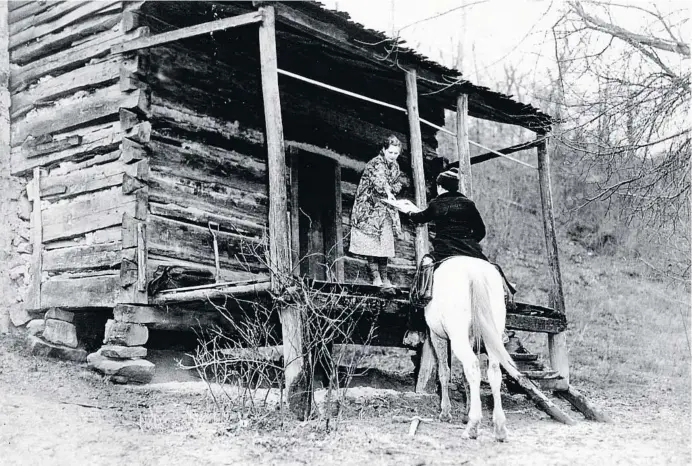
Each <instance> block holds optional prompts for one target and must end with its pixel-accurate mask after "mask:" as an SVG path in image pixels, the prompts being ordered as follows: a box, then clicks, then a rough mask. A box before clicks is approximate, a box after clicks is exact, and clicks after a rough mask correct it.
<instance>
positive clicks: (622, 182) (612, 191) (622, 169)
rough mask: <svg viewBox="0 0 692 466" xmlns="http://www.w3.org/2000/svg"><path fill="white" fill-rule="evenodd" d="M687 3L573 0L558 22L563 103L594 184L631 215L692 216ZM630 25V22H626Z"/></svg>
mask: <svg viewBox="0 0 692 466" xmlns="http://www.w3.org/2000/svg"><path fill="white" fill-rule="evenodd" d="M687 16H688V10H687V9H686V7H685V8H681V9H678V10H671V11H668V12H666V13H662V12H661V11H659V9H658V7H657V6H656V5H651V6H647V5H645V4H643V3H631V4H627V5H623V4H618V3H605V2H578V1H570V2H568V3H567V4H566V6H565V11H564V14H563V16H562V17H561V19H560V20H559V21H558V22H557V23H556V24H555V26H554V28H553V32H554V37H555V54H556V57H555V58H556V59H557V62H558V72H559V76H558V90H557V94H558V96H556V99H555V100H556V104H557V106H559V107H560V108H559V109H557V110H558V111H557V112H556V113H557V114H558V115H560V117H561V118H562V120H563V123H564V124H563V125H562V126H561V131H560V133H559V136H560V139H561V142H562V143H563V144H564V145H565V146H566V147H567V150H568V151H571V152H573V154H572V155H573V156H574V155H578V159H579V162H580V163H579V166H580V167H581V168H582V169H583V170H584V172H583V173H582V175H584V177H585V179H587V180H589V182H591V183H592V187H593V189H592V192H590V193H589V194H588V195H586V196H585V197H584V199H583V202H582V204H581V205H585V204H588V203H591V202H593V201H596V200H607V201H609V202H610V203H611V205H612V204H614V205H616V206H617V207H618V208H620V209H621V211H622V212H624V213H625V214H626V218H627V219H628V220H633V219H635V218H638V219H644V220H645V221H646V222H647V223H648V224H649V225H653V226H656V227H661V226H670V227H672V228H673V229H675V228H676V227H678V226H680V225H684V226H687V224H688V223H689V213H690V212H689V207H690V206H689V194H690V128H689V127H688V124H687V121H686V117H687V113H688V110H689V99H690V70H689V57H690V49H689V46H688V45H687V44H686V41H685V38H684V37H683V36H682V28H683V26H684V25H685V23H686V22H687V20H688V18H687ZM626 25H627V26H626Z"/></svg>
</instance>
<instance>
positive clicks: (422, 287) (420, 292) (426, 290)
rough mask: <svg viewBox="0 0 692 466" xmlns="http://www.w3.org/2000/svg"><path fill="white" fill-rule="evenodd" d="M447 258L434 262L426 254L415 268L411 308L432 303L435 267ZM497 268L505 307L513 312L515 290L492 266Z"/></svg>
mask: <svg viewBox="0 0 692 466" xmlns="http://www.w3.org/2000/svg"><path fill="white" fill-rule="evenodd" d="M447 259H450V258H449V257H448V258H445V259H443V260H441V261H435V258H434V257H433V256H432V255H430V254H426V255H425V256H423V258H422V259H421V261H420V263H419V264H418V267H416V274H415V275H414V277H413V283H412V285H411V292H410V294H409V302H410V303H411V305H412V306H414V307H416V308H424V307H425V306H427V305H428V304H429V303H430V301H432V287H433V276H434V272H435V269H436V268H437V266H439V265H440V264H442V263H443V262H444V261H446V260H447ZM493 265H494V266H495V268H497V270H498V272H500V275H501V276H502V286H503V288H504V292H505V293H504V295H505V307H506V308H507V309H508V310H515V309H516V303H515V302H514V294H515V293H516V289H515V288H514V285H512V284H511V283H510V282H509V281H508V280H507V277H505V274H504V272H503V271H502V269H501V268H500V266H499V265H497V264H493Z"/></svg>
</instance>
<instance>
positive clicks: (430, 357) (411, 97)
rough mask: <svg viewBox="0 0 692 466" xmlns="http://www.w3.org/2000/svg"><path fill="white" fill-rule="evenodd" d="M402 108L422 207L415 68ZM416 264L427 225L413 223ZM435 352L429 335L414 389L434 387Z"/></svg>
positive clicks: (408, 78)
mask: <svg viewBox="0 0 692 466" xmlns="http://www.w3.org/2000/svg"><path fill="white" fill-rule="evenodd" d="M406 110H407V112H408V127H409V133H410V136H411V139H410V141H409V142H410V144H409V145H410V147H411V168H412V171H413V189H414V194H415V196H416V205H418V206H419V207H425V206H426V205H427V204H428V201H427V199H426V197H427V196H426V192H425V171H424V167H423V136H422V134H421V130H420V116H419V114H418V86H417V84H416V70H415V69H411V70H407V71H406ZM415 250H416V264H418V263H420V260H421V259H422V258H423V256H424V255H426V254H427V253H428V251H429V250H430V245H429V240H428V226H427V225H421V226H418V227H416V239H415ZM436 369H437V365H436V359H435V354H434V352H433V348H432V344H431V343H430V338H426V339H425V342H424V343H423V347H422V348H421V350H420V362H419V368H418V380H417V381H416V392H418V393H426V392H434V391H435V381H436V378H435V374H436V373H437V370H436Z"/></svg>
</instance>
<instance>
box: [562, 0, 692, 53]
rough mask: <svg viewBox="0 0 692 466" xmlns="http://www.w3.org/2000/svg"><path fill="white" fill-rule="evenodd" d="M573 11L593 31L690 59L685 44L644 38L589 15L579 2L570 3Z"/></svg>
mask: <svg viewBox="0 0 692 466" xmlns="http://www.w3.org/2000/svg"><path fill="white" fill-rule="evenodd" d="M569 5H570V7H571V8H572V10H573V11H574V12H575V13H576V14H577V15H578V16H579V17H580V18H581V19H582V20H583V21H584V22H586V23H587V24H589V25H590V26H591V27H592V28H593V29H596V30H598V31H601V32H604V33H606V34H611V35H613V36H615V37H618V38H620V39H622V40H624V41H625V42H628V43H630V44H632V45H634V44H635V43H636V44H640V45H646V46H649V47H653V48H656V49H659V50H665V51H667V52H673V53H677V54H679V55H682V56H683V57H686V58H690V47H689V46H688V45H687V44H685V43H684V42H680V41H670V40H666V39H661V38H658V37H652V36H644V35H641V34H636V33H634V32H631V31H628V30H627V29H624V28H622V27H620V26H617V25H615V24H612V23H608V22H606V21H604V20H602V19H600V18H597V17H595V16H592V15H589V14H588V13H587V12H586V11H585V10H584V7H583V6H582V5H581V3H579V2H575V1H571V2H569Z"/></svg>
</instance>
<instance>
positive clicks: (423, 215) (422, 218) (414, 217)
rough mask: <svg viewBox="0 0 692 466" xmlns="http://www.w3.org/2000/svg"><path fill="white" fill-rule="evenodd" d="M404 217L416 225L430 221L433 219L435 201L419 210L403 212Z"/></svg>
mask: <svg viewBox="0 0 692 466" xmlns="http://www.w3.org/2000/svg"><path fill="white" fill-rule="evenodd" d="M404 215H406V217H407V218H408V219H409V220H411V221H412V222H413V223H415V224H417V225H422V224H423V223H428V222H431V221H433V220H434V219H435V203H434V202H431V203H430V205H428V208H427V209H425V210H421V211H420V212H415V213H409V214H404Z"/></svg>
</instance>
